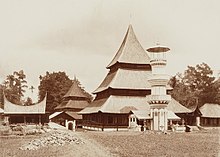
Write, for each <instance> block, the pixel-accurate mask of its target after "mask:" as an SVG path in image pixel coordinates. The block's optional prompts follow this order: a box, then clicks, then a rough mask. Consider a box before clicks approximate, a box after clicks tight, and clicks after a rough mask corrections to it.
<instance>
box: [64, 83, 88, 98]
mask: <svg viewBox="0 0 220 157" xmlns="http://www.w3.org/2000/svg"><path fill="white" fill-rule="evenodd" d="M63 97H64V98H65V97H82V98H88V96H87V95H86V94H85V92H84V91H83V90H82V89H81V88H80V87H79V86H78V84H77V83H76V81H73V84H72V86H71V87H70V89H69V91H68V92H67V93H66V94H65V95H64V96H63Z"/></svg>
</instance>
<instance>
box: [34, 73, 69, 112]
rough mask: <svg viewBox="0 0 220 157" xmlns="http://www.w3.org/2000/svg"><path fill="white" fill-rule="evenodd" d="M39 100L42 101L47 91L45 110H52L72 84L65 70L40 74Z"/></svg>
mask: <svg viewBox="0 0 220 157" xmlns="http://www.w3.org/2000/svg"><path fill="white" fill-rule="evenodd" d="M39 78H40V85H39V87H38V89H39V101H42V100H43V99H44V97H45V95H46V93H47V107H46V111H48V112H53V111H54V108H55V107H56V106H57V105H59V104H60V103H61V101H62V97H63V96H64V95H65V93H66V92H67V91H68V89H69V88H70V86H71V85H72V81H71V80H70V79H69V77H68V76H67V75H66V73H65V72H53V73H49V72H46V75H45V76H40V77H39Z"/></svg>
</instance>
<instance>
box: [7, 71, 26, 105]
mask: <svg viewBox="0 0 220 157" xmlns="http://www.w3.org/2000/svg"><path fill="white" fill-rule="evenodd" d="M25 78H26V75H25V74H24V71H23V70H20V71H19V72H17V71H15V72H14V73H13V74H12V75H8V76H7V78H6V80H5V81H4V83H3V89H4V94H5V96H6V97H7V99H8V100H9V101H11V102H12V103H16V104H21V97H22V96H24V92H25V88H27V81H26V80H25Z"/></svg>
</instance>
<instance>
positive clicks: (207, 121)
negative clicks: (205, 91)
mask: <svg viewBox="0 0 220 157" xmlns="http://www.w3.org/2000/svg"><path fill="white" fill-rule="evenodd" d="M199 110H200V112H201V114H202V115H201V119H200V125H201V126H214V127H215V126H218V127H219V126H220V105H219V104H209V103H207V104H204V105H203V106H201V107H200V108H199Z"/></svg>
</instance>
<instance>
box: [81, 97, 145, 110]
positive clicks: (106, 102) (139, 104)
mask: <svg viewBox="0 0 220 157" xmlns="http://www.w3.org/2000/svg"><path fill="white" fill-rule="evenodd" d="M126 106H133V107H134V108H136V109H138V110H149V105H148V104H147V101H146V98H145V97H137V96H113V95H111V96H110V97H108V98H104V99H99V100H95V101H93V102H92V103H91V105H89V106H88V107H86V108H85V109H83V110H82V111H80V112H79V113H80V114H89V113H97V112H103V113H122V111H121V109H123V108H124V107H126Z"/></svg>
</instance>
